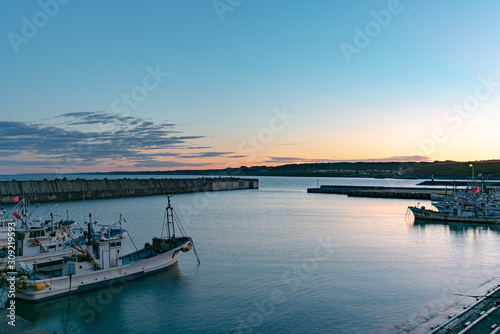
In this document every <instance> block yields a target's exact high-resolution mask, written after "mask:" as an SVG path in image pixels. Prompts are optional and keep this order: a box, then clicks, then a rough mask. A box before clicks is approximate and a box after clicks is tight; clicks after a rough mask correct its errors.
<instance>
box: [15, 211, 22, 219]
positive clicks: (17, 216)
mask: <svg viewBox="0 0 500 334" xmlns="http://www.w3.org/2000/svg"><path fill="white" fill-rule="evenodd" d="M13 215H14V217H16V218H17V219H21V217H20V216H19V215H18V214H17V212H14V213H13Z"/></svg>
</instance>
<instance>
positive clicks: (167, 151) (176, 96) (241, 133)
mask: <svg viewBox="0 0 500 334" xmlns="http://www.w3.org/2000/svg"><path fill="white" fill-rule="evenodd" d="M499 14H500V1H498V0H485V1H481V2H472V1H464V0H458V1H457V0H455V1H451V0H442V1H431V0H401V1H397V0H388V1H387V0H380V1H379V0H371V1H365V0H359V1H351V0H337V1H331V0H316V1H314V2H312V1H305V0H301V1H299V0H287V1H285V0H252V1H250V0H215V1H199V0H198V1H194V0H182V1H181V0H164V1H160V0H158V1H139V0H130V1H123V0H122V1H118V0H109V1H98V0H88V1H75V0H39V1H28V0H26V1H18V0H0V75H1V80H0V91H1V98H0V111H1V115H2V117H1V119H0V133H1V134H2V136H1V140H0V174H18V173H73V172H106V171H142V170H178V169H208V168H227V167H239V166H253V165H268V166H274V165H280V164H285V163H303V162H304V163H305V162H335V161H434V160H458V161H469V160H485V159H496V158H498V155H497V147H499V146H500V136H498V135H497V131H498V130H497V126H498V124H500V113H499V110H500V66H498V65H499V59H500V43H498V36H499V33H500V20H498V15H499Z"/></svg>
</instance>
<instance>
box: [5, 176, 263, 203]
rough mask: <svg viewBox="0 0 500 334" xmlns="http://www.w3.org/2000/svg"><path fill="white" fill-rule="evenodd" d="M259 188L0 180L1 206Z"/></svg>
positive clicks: (224, 181) (231, 182) (211, 182)
mask: <svg viewBox="0 0 500 334" xmlns="http://www.w3.org/2000/svg"><path fill="white" fill-rule="evenodd" d="M258 188H259V180H257V179H239V178H198V179H118V180H107V179H105V180H83V179H78V180H64V179H63V180H43V181H15V180H12V181H0V204H13V203H14V198H15V197H16V196H19V197H20V198H23V197H24V198H25V199H27V200H30V201H32V202H51V201H72V200H81V199H94V198H95V199H102V198H117V197H133V196H151V195H163V194H166V193H167V192H169V193H173V194H175V193H186V192H199V191H221V190H236V189H258Z"/></svg>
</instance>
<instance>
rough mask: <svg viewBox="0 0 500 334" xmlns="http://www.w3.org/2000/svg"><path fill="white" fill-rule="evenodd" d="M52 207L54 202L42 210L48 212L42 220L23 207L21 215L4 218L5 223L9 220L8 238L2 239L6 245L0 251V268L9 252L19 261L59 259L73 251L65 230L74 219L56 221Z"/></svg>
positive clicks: (67, 229) (2, 267) (5, 262)
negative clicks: (46, 217) (45, 209)
mask: <svg viewBox="0 0 500 334" xmlns="http://www.w3.org/2000/svg"><path fill="white" fill-rule="evenodd" d="M54 209H57V205H55V206H53V207H52V208H50V209H49V210H47V212H45V214H47V213H49V212H50V219H47V220H45V221H43V219H42V218H40V217H31V214H28V210H27V209H26V208H24V209H23V210H22V213H21V215H19V214H17V213H16V214H15V215H14V217H15V218H16V219H15V220H12V219H6V220H5V223H6V224H10V225H9V226H10V229H9V230H8V231H9V232H8V234H7V235H8V236H10V239H8V238H6V239H5V240H6V242H7V246H6V247H5V248H4V249H3V250H2V251H0V270H4V269H5V268H6V266H7V265H8V255H9V254H11V255H13V256H15V258H16V261H18V262H23V263H26V264H35V263H43V262H52V261H58V260H61V259H62V258H63V257H64V256H69V255H72V254H74V253H75V252H76V250H75V247H74V245H72V244H71V239H70V238H69V237H68V231H69V230H70V229H71V228H73V227H74V226H75V225H76V224H77V222H76V221H74V220H69V219H67V220H60V221H57V220H56V219H57V218H56V217H58V215H57V214H54V213H53V212H51V211H52V210H54ZM13 212H14V213H15V212H16V211H13ZM14 226H15V227H14Z"/></svg>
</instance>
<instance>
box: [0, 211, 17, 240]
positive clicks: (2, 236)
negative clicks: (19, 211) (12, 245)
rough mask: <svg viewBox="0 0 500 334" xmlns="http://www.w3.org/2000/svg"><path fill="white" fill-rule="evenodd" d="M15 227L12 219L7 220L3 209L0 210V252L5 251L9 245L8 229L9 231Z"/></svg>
mask: <svg viewBox="0 0 500 334" xmlns="http://www.w3.org/2000/svg"><path fill="white" fill-rule="evenodd" d="M16 226H17V223H16V220H15V219H14V218H9V217H8V216H7V214H6V210H5V209H4V208H0V250H2V249H6V248H7V246H8V245H9V227H10V230H12V228H15V227H16Z"/></svg>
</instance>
